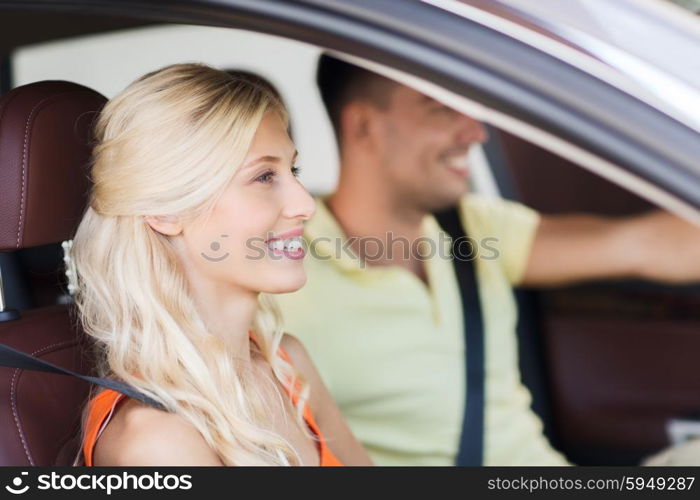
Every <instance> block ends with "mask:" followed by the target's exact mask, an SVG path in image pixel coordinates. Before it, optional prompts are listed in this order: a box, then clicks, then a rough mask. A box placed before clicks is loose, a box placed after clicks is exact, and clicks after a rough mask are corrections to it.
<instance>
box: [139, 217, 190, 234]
mask: <svg viewBox="0 0 700 500" xmlns="http://www.w3.org/2000/svg"><path fill="white" fill-rule="evenodd" d="M143 220H144V221H146V223H147V224H148V225H149V226H151V228H152V229H153V230H155V231H158V232H159V233H161V234H164V235H166V236H176V235H178V234H180V233H181V232H182V222H181V221H180V218H179V217H177V216H176V215H144V216H143Z"/></svg>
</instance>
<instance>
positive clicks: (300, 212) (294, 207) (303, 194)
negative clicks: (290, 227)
mask: <svg viewBox="0 0 700 500" xmlns="http://www.w3.org/2000/svg"><path fill="white" fill-rule="evenodd" d="M315 212H316V201H315V200H314V198H313V196H311V195H310V194H309V192H308V191H307V190H306V188H305V187H304V186H303V185H302V184H301V183H300V182H294V184H292V186H291V187H290V190H289V192H288V199H287V200H286V203H285V206H284V215H285V216H286V217H288V218H300V219H302V220H308V219H310V218H311V216H313V214H314V213H315Z"/></svg>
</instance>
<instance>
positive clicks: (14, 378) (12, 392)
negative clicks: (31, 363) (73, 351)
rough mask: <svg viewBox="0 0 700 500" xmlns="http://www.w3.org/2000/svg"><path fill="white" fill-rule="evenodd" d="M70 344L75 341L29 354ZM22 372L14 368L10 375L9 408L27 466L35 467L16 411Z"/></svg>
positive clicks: (56, 344)
mask: <svg viewBox="0 0 700 500" xmlns="http://www.w3.org/2000/svg"><path fill="white" fill-rule="evenodd" d="M71 343H75V340H64V341H63V342H56V343H55V344H51V345H48V346H45V347H42V348H41V349H37V350H36V351H34V352H33V353H31V355H32V356H36V355H37V354H40V353H42V352H44V351H48V350H49V349H53V348H55V347H58V346H65V345H68V344H71ZM22 371H24V370H23V369H22V368H15V371H14V372H13V374H12V382H11V383H10V406H11V407H12V416H13V418H14V421H15V426H16V427H17V432H18V434H19V438H20V440H21V441H22V447H23V448H24V453H25V455H26V456H27V460H29V465H32V466H34V465H36V464H35V463H34V459H33V458H32V454H31V452H30V451H29V445H28V444H27V440H26V438H25V435H24V429H22V423H21V422H20V419H19V413H18V411H17V387H16V382H17V377H18V375H19V373H20V372H22Z"/></svg>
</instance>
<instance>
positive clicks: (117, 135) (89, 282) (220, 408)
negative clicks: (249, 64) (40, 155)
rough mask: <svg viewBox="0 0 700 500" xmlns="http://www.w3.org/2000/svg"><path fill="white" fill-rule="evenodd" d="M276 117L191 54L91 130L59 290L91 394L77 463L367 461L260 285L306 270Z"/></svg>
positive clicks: (129, 94) (304, 203) (285, 285)
mask: <svg viewBox="0 0 700 500" xmlns="http://www.w3.org/2000/svg"><path fill="white" fill-rule="evenodd" d="M287 122H288V119H287V114H286V111H285V110H284V108H283V106H282V105H281V103H280V102H279V99H278V98H276V97H275V96H274V95H273V94H272V93H271V92H270V91H269V90H267V89H266V88H264V87H263V86H260V85H256V84H255V83H254V82H251V81H250V80H249V79H246V78H237V77H236V76H235V75H229V74H227V73H225V72H222V71H217V70H215V69H212V68H209V67H207V66H204V65H198V64H179V65H173V66H169V67H166V68H163V69H161V70H159V71H156V72H154V73H150V74H148V75H146V76H144V77H142V78H140V79H139V80H137V81H135V82H134V83H132V84H131V85H130V86H129V87H127V88H126V89H125V90H124V91H123V92H122V93H121V94H119V95H117V96H116V97H115V98H114V99H112V100H111V101H109V103H108V104H107V105H106V107H105V108H104V110H103V111H102V113H101V115H100V117H99V120H98V123H97V125H96V146H95V149H94V162H93V166H92V180H93V189H92V192H91V197H90V203H89V207H88V209H87V211H86V213H85V215H84V217H83V219H82V221H81V223H80V226H79V228H78V230H77V233H76V236H75V238H74V241H73V246H72V250H71V253H72V259H73V262H74V265H75V271H76V272H75V273H74V274H73V283H72V285H73V286H74V287H75V289H76V304H77V306H78V310H79V314H80V319H81V323H82V325H83V327H84V329H85V331H86V332H87V333H88V334H89V335H90V336H91V337H92V338H93V339H94V340H95V343H96V348H97V352H98V354H99V356H98V359H99V365H98V371H99V374H100V375H101V376H105V377H110V378H115V379H119V380H121V381H124V382H126V383H128V384H130V385H131V386H133V387H134V388H136V389H138V390H140V391H141V392H142V393H144V394H145V395H147V396H150V397H151V398H153V399H154V400H156V401H157V402H159V403H161V404H162V405H163V406H164V407H165V408H166V409H167V411H163V410H159V409H156V408H154V407H151V406H147V405H145V404H143V403H141V402H139V401H136V400H134V399H130V398H127V397H125V396H122V395H121V394H119V393H117V392H114V391H111V390H103V391H102V392H100V393H99V394H97V395H96V396H94V397H93V398H92V399H91V400H90V402H89V404H88V405H87V407H86V414H85V418H84V426H83V450H82V451H83V454H84V458H85V463H86V465H103V466H127V465H139V466H158V465H163V466H165V465H264V464H270V465H319V464H320V465H340V464H353V465H365V464H370V460H369V458H368V455H367V454H366V452H365V451H364V450H363V449H362V447H361V446H360V445H359V444H358V442H357V441H356V440H355V438H354V437H353V436H352V434H351V432H350V430H349V428H348V427H347V425H346V424H345V422H344V421H343V419H342V416H341V414H340V412H339V410H338V408H337V406H336V405H335V404H334V402H333V401H332V399H331V397H330V395H329V393H328V391H327V390H326V388H325V387H324V385H323V383H322V382H321V379H320V377H319V375H318V373H317V372H316V370H315V368H314V366H313V364H312V363H311V361H310V360H309V357H308V355H307V353H306V351H305V350H304V348H303V347H302V346H301V345H300V344H299V342H298V341H296V340H295V339H294V338H293V337H291V336H289V335H285V334H283V333H282V330H281V326H280V318H279V314H278V312H277V310H276V308H275V305H274V302H273V301H272V299H271V298H270V296H269V295H268V294H272V293H284V292H292V291H294V290H297V289H298V288H300V287H301V286H302V285H303V284H304V283H305V281H306V275H305V273H304V268H303V265H302V258H303V256H304V250H303V248H301V245H300V243H301V240H300V238H301V234H302V227H303V221H305V220H307V219H308V218H309V217H310V216H311V215H312V213H313V212H314V202H313V199H312V198H311V197H310V196H309V194H308V193H307V192H306V191H305V189H304V188H303V187H302V185H301V184H300V183H299V181H298V180H297V178H296V175H297V173H298V168H297V167H296V166H295V164H294V162H295V159H296V152H295V150H294V145H293V144H292V142H291V140H290V139H289V136H288V134H287Z"/></svg>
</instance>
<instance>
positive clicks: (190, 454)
mask: <svg viewBox="0 0 700 500" xmlns="http://www.w3.org/2000/svg"><path fill="white" fill-rule="evenodd" d="M94 463H95V465H102V466H117V467H121V466H161V465H162V466H168V465H173V466H174V465H223V464H222V463H221V461H220V460H219V458H218V456H217V454H216V453H215V452H214V450H212V449H211V448H210V447H209V445H208V444H207V442H206V441H205V440H204V437H203V436H202V435H201V434H200V433H199V431H198V430H197V429H196V428H195V427H194V426H193V425H192V424H191V423H189V422H187V421H186V420H185V419H183V418H182V417H180V416H179V415H176V414H174V413H168V412H166V411H162V410H158V409H156V408H153V407H151V406H148V405H146V404H144V403H141V402H139V401H136V400H133V399H128V400H126V401H124V402H123V403H121V404H120V406H119V407H118V411H116V412H115V413H114V415H113V416H112V419H111V420H110V422H109V424H108V425H107V426H106V427H105V429H104V431H103V432H102V434H101V436H100V438H99V439H98V440H97V443H96V445H95V450H94Z"/></svg>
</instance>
